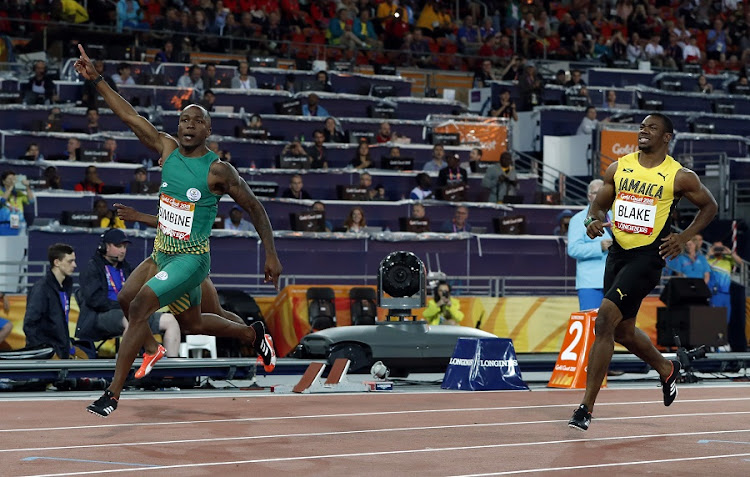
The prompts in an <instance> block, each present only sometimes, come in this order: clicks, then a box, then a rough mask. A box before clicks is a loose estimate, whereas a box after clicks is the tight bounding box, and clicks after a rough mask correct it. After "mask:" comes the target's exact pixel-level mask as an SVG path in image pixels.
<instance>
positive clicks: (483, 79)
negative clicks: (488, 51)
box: [474, 53, 495, 88]
mask: <svg viewBox="0 0 750 477" xmlns="http://www.w3.org/2000/svg"><path fill="white" fill-rule="evenodd" d="M480 56H484V55H482V54H481V53H480ZM485 57H486V56H485ZM494 80H495V78H494V76H493V74H492V60H487V59H485V60H483V61H482V68H481V69H479V70H478V71H477V72H476V73H474V87H475V88H489V87H490V82H491V81H494Z"/></svg>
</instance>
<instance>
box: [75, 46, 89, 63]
mask: <svg viewBox="0 0 750 477" xmlns="http://www.w3.org/2000/svg"><path fill="white" fill-rule="evenodd" d="M78 51H80V52H81V56H82V57H83V59H84V60H86V61H91V59H90V58H89V55H87V54H86V50H84V49H83V45H81V44H80V43H79V44H78Z"/></svg>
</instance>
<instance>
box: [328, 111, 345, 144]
mask: <svg viewBox="0 0 750 477" xmlns="http://www.w3.org/2000/svg"><path fill="white" fill-rule="evenodd" d="M323 134H324V135H325V142H335V143H342V142H346V135H345V134H344V130H343V129H341V125H340V124H339V122H338V121H337V120H336V118H332V117H327V118H326V120H325V122H324V123H323Z"/></svg>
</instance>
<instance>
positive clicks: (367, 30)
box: [352, 4, 382, 48]
mask: <svg viewBox="0 0 750 477" xmlns="http://www.w3.org/2000/svg"><path fill="white" fill-rule="evenodd" d="M381 5H382V4H381ZM352 31H353V32H354V34H355V35H356V36H357V38H358V39H359V41H360V42H362V44H363V45H365V47H367V48H375V47H377V46H378V45H379V43H380V42H379V40H378V35H377V33H375V26H374V25H373V23H372V22H371V21H370V11H369V10H368V9H366V8H363V9H362V10H361V11H360V12H359V17H357V18H355V19H354V27H353V28H352Z"/></svg>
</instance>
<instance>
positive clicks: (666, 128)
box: [649, 113, 674, 134]
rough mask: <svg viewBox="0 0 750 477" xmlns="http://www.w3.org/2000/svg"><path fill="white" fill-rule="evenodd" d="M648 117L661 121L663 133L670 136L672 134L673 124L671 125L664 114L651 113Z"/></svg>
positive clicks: (670, 121)
mask: <svg viewBox="0 0 750 477" xmlns="http://www.w3.org/2000/svg"><path fill="white" fill-rule="evenodd" d="M649 116H653V117H655V118H659V119H660V120H661V125H662V126H664V132H668V133H670V134H674V124H673V123H672V120H671V119H669V118H668V117H667V116H666V115H665V114H662V113H651V114H649Z"/></svg>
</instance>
